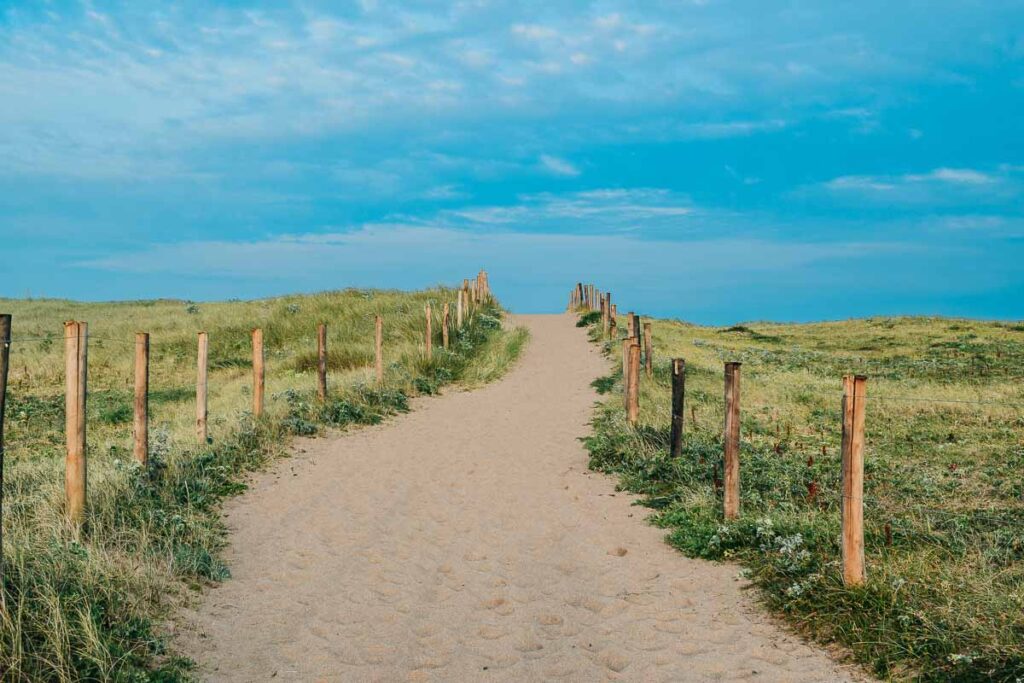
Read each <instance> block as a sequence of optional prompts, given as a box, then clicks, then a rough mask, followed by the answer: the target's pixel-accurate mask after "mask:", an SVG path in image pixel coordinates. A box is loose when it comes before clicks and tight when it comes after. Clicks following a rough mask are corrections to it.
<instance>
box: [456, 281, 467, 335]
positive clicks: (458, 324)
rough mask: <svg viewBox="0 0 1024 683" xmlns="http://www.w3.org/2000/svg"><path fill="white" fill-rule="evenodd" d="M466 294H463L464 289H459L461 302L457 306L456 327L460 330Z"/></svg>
mask: <svg viewBox="0 0 1024 683" xmlns="http://www.w3.org/2000/svg"><path fill="white" fill-rule="evenodd" d="M464 296H465V295H464V294H463V292H462V290H461V289H460V290H459V302H458V304H456V306H455V327H456V329H459V330H461V329H462V307H463V303H462V299H463V298H464Z"/></svg>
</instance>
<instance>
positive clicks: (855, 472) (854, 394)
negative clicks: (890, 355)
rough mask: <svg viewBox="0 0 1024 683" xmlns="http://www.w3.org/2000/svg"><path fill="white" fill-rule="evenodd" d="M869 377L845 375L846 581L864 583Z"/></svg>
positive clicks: (844, 520)
mask: <svg viewBox="0 0 1024 683" xmlns="http://www.w3.org/2000/svg"><path fill="white" fill-rule="evenodd" d="M867 381H868V380H867V377H864V376H862V375H856V376H852V377H851V376H849V375H847V376H846V377H844V378H843V445H842V463H843V464H842V492H843V493H842V495H843V499H842V508H841V510H842V525H843V583H845V584H846V585H848V586H859V585H861V584H862V583H864V403H865V398H866V393H867Z"/></svg>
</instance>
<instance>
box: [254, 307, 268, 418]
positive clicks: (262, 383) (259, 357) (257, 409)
mask: <svg viewBox="0 0 1024 683" xmlns="http://www.w3.org/2000/svg"><path fill="white" fill-rule="evenodd" d="M263 361H264V354H263V330H262V329H260V328H259V327H257V328H254V329H253V331H252V414H253V417H260V416H262V415H263V392H264V390H265V389H266V375H265V372H264V367H263Z"/></svg>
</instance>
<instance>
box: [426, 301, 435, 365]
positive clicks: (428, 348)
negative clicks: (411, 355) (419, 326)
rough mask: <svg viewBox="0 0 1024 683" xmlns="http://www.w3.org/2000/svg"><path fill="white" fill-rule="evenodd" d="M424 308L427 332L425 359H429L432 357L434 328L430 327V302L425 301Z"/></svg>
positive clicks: (431, 322) (431, 321) (431, 323)
mask: <svg viewBox="0 0 1024 683" xmlns="http://www.w3.org/2000/svg"><path fill="white" fill-rule="evenodd" d="M425 310H426V314H427V333H426V341H427V344H426V353H427V360H430V359H431V358H433V357H434V330H433V327H432V325H433V320H431V318H432V314H431V312H430V302H429V301H428V302H427V307H426V309H425Z"/></svg>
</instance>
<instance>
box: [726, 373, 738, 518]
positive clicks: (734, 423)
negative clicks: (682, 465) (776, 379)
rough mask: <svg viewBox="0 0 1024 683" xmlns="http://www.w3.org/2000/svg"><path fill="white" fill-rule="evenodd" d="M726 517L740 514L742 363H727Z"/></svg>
mask: <svg viewBox="0 0 1024 683" xmlns="http://www.w3.org/2000/svg"><path fill="white" fill-rule="evenodd" d="M723 441H724V443H725V466H724V468H723V469H724V474H725V496H724V498H725V501H724V502H725V505H724V507H725V518H726V519H736V518H737V517H739V516H740V364H739V363H726V364H725V435H724V438H723Z"/></svg>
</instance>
